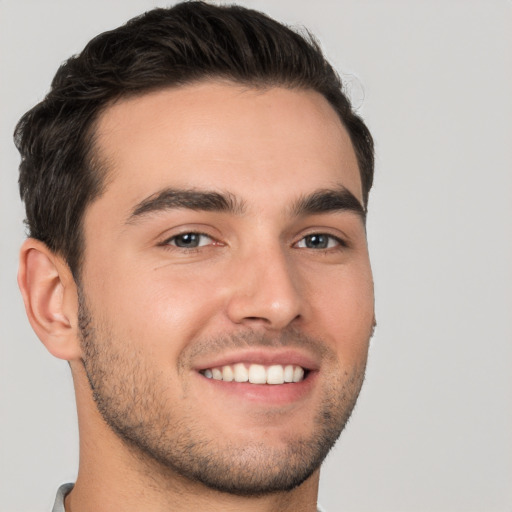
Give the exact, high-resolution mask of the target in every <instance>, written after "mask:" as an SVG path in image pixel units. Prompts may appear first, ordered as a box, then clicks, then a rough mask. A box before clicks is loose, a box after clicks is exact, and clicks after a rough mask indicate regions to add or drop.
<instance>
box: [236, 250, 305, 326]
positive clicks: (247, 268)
mask: <svg viewBox="0 0 512 512" xmlns="http://www.w3.org/2000/svg"><path fill="white" fill-rule="evenodd" d="M233 270H234V272H233V273H232V276H233V281H232V289H231V292H230V296H229V301H228V304H227V315H228V317H229V319H230V320H231V321H232V322H233V323H235V324H240V325H244V326H251V327H255V326H257V325H261V326H262V327H264V328H267V329H271V330H278V329H284V328H285V327H287V326H288V325H290V324H292V323H293V322H295V321H297V320H298V319H299V318H301V317H302V316H303V315H304V308H305V301H304V297H303V295H302V294H301V292H300V279H299V276H298V275H297V271H296V270H295V269H294V267H293V262H292V261H291V258H287V257H286V255H285V254H284V253H283V250H282V249H281V248H274V249H273V250H271V251H269V250H267V251H261V252H259V253H257V254H256V253H252V254H250V255H248V256H247V257H246V258H244V259H243V260H241V261H239V262H238V263H237V265H236V269H235V268H233Z"/></svg>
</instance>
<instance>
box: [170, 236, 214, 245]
mask: <svg viewBox="0 0 512 512" xmlns="http://www.w3.org/2000/svg"><path fill="white" fill-rule="evenodd" d="M211 243H212V239H211V238H210V237H209V236H208V235H204V234H202V233H182V234H181V235H176V236H173V237H172V238H170V239H169V240H168V241H167V244H168V245H174V246H175V247H179V248H180V249H195V248H197V247H202V246H204V245H209V244H211Z"/></svg>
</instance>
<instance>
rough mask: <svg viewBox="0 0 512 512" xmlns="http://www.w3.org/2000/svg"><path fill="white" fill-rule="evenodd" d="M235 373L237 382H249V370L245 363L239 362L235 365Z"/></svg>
mask: <svg viewBox="0 0 512 512" xmlns="http://www.w3.org/2000/svg"><path fill="white" fill-rule="evenodd" d="M233 374H234V377H235V380H236V381H237V382H247V381H248V380H249V372H248V370H247V368H246V367H245V364H243V363H237V364H235V366H233Z"/></svg>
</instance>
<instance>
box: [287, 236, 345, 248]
mask: <svg viewBox="0 0 512 512" xmlns="http://www.w3.org/2000/svg"><path fill="white" fill-rule="evenodd" d="M345 245H346V244H345V243H344V242H343V240H340V239H339V238H337V237H335V236H332V235H326V234H325V233H314V234H311V235H307V236H305V237H304V238H302V239H301V240H299V241H298V242H297V244H296V247H299V248H305V249H332V248H333V247H339V246H343V247H344V246H345Z"/></svg>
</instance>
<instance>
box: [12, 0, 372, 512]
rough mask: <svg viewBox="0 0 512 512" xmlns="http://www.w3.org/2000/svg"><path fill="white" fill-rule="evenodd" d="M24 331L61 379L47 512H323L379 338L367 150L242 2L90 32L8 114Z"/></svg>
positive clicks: (298, 51)
mask: <svg viewBox="0 0 512 512" xmlns="http://www.w3.org/2000/svg"><path fill="white" fill-rule="evenodd" d="M16 142H17V145H18V148H19V150H20V153H21V155H22V163H21V166H20V191H21V196H22V199H23V200H24V202H25V205H26V211H27V223H28V226H29V230H30V238H28V239H27V240H26V242H25V243H24V245H23V247H22V249H21V256H20V271H19V284H20V288H21V291H22V294H23V298H24V301H25V306H26V310H27V314H28V317H29V320H30V322H31V325H32V327H33V328H34V330H35V332H36V333H37V335H38V336H39V338H40V339H41V341H42V342H43V343H44V344H45V346H46V348H47V349H48V350H49V351H50V353H52V354H53V355H54V356H56V357H58V358H61V359H65V360H67V361H69V364H70V367H71V371H72V375H73V380H74V384H75V392H76V401H77V410H78V419H79V430H80V467H79V472H78V477H77V480H76V483H75V484H74V486H73V485H72V484H67V485H64V486H62V487H61V489H60V490H59V493H58V495H57V501H56V504H55V507H54V510H55V511H62V510H66V511H67V512H69V511H72V512H82V511H86V510H88V511H90V510H94V511H97V512H100V511H116V510H119V511H123V512H129V511H132V510H133V511H140V510H144V511H160V510H162V511H163V510H180V511H182V510H183V511H189V510H190V511H195V510H210V511H227V510H251V511H307V512H311V511H314V510H316V507H317V505H316V501H317V494H318V481H319V468H320V465H321V463H322V461H323V460H324V458H325V456H326V454H327V453H328V451H329V450H330V448H331V447H332V446H333V444H334V443H335V441H336V439H337V438H338V436H339V435H340V433H341V431H342V429H343V427H344V425H345V423H346V422H347V420H348V418H349V416H350V413H351V411H352V409H353V407H354V404H355V402H356V399H357V396H358V394H359V390H360V388H361V385H362V382H363V379H364V369H365V364H366V358H367V351H368V343H369V339H370V336H371V333H372V330H373V325H374V307H373V284H372V276H371V270H370V264H369V258H368V250H367V244H366V235H365V214H366V206H367V201H368V193H369V190H370V188H371V184H372V177H373V144H372V139H371V136H370V134H369V132H368V130H367V128H366V126H365V125H364V123H363V122H362V120H361V119H360V118H359V117H358V116H356V115H355V114H354V112H353V111H352V109H351V106H350V104H349V102H348V100H347V99H346V97H345V96H344V95H343V93H342V92H341V84H340V81H339V78H338V77H337V75H336V73H335V72H334V71H333V70H332V68H331V66H330V65H329V64H328V63H327V62H326V61H325V59H324V57H323V56H322V54H321V52H320V50H319V48H318V46H317V45H316V44H315V43H314V42H313V41H310V40H309V39H306V38H305V37H303V36H301V35H298V34H296V33H294V32H293V31H291V30H289V29H288V28H286V27H284V26H282V25H280V24H278V23H277V22H275V21H273V20H271V19H269V18H268V17H266V16H265V15H263V14H261V13H257V12H254V11H251V10H247V9H244V8H241V7H235V6H232V7H216V6H212V5H208V4H204V3H201V2H187V3H182V4H177V5H176V6H174V7H173V8H170V9H156V10H154V11H150V12H148V13H146V14H145V15H143V16H141V17H139V18H136V19H134V20H131V21H130V22H128V23H127V24H126V25H125V26H123V27H120V28H118V29H116V30H113V31H111V32H107V33H105V34H101V35H100V36H98V37H97V38H95V39H93V40H92V41H91V42H90V43H89V44H88V45H87V46H86V48H85V49H84V50H83V52H82V53H81V54H80V55H78V56H76V57H73V58H71V59H70V60H68V61H67V62H66V63H65V64H64V65H63V66H62V67H61V68H60V70H59V71H58V73H57V75H56V76H55V78H54V81H53V83H52V89H51V91H50V93H49V94H48V95H47V97H46V98H45V99H44V101H43V102H41V103H40V104H39V105H37V106H36V107H34V108H33V109H32V110H31V111H29V112H28V113H27V114H25V116H24V117H23V118H22V119H21V121H20V123H19V124H18V127H17V129H16Z"/></svg>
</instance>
